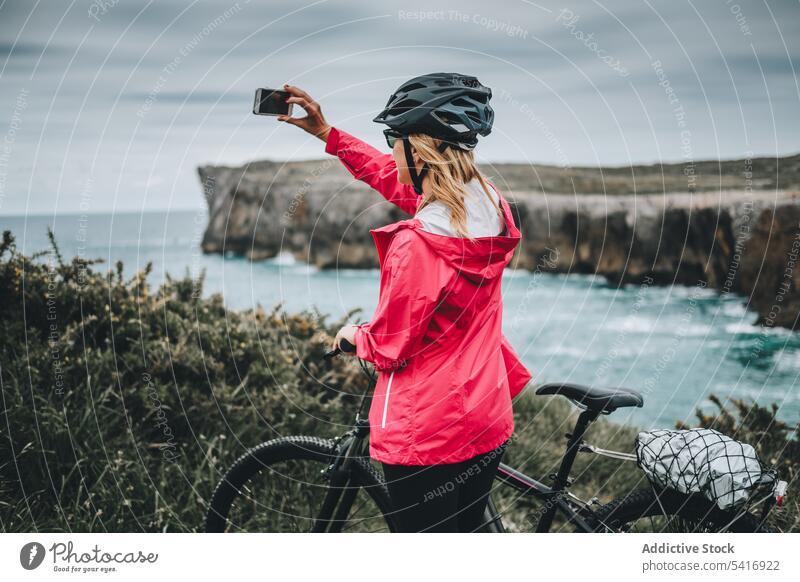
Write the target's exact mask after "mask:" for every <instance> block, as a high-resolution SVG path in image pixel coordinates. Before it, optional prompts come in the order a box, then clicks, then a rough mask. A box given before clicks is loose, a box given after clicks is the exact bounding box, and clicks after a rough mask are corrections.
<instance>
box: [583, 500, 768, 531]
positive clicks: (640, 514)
mask: <svg viewBox="0 0 800 582" xmlns="http://www.w3.org/2000/svg"><path fill="white" fill-rule="evenodd" d="M740 513H741V512H732V511H723V510H721V509H719V508H718V507H717V506H716V505H715V504H713V503H711V502H710V501H708V500H707V499H705V498H701V497H698V496H692V495H683V494H681V493H678V492H676V491H671V490H666V489H665V490H662V491H659V493H658V495H656V491H655V490H653V489H639V490H637V491H633V492H632V493H629V494H628V495H625V496H623V497H619V498H617V499H615V500H614V501H612V502H611V503H608V504H606V505H604V506H602V507H601V508H600V509H598V510H597V512H596V516H597V518H598V520H599V522H600V523H598V524H597V531H608V529H609V528H610V529H611V530H612V531H623V532H691V533H695V532H719V531H723V530H724V531H726V532H732V533H767V532H772V531H775V530H774V529H772V528H771V527H769V526H768V525H766V524H762V523H761V520H760V519H758V518H757V517H756V516H755V515H753V514H752V513H748V512H744V513H741V514H740Z"/></svg>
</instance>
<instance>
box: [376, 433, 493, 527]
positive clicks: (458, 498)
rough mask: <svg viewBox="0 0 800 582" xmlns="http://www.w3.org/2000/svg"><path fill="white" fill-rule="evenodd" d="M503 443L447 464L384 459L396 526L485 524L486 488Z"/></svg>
mask: <svg viewBox="0 0 800 582" xmlns="http://www.w3.org/2000/svg"><path fill="white" fill-rule="evenodd" d="M507 444H508V441H506V442H505V443H503V444H502V445H500V446H499V447H497V448H496V449H494V450H491V451H488V452H486V453H481V454H480V455H476V456H474V457H472V458H471V459H467V460H466V461H461V462H460V463H451V464H447V465H388V464H386V463H383V473H384V475H385V476H386V484H387V486H388V487H389V497H391V500H392V505H393V506H394V513H393V514H392V515H393V517H394V519H395V523H396V524H397V528H398V530H399V531H401V532H474V531H476V530H477V529H478V528H480V527H481V526H482V525H484V510H485V509H486V503H487V502H488V497H489V491H490V490H491V488H492V481H494V477H495V474H496V473H497V467H498V465H499V464H500V458H501V457H502V456H503V452H504V451H505V448H506V445H507Z"/></svg>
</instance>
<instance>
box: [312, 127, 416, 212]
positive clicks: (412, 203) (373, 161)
mask: <svg viewBox="0 0 800 582" xmlns="http://www.w3.org/2000/svg"><path fill="white" fill-rule="evenodd" d="M325 151H326V152H327V153H329V154H331V155H334V156H337V157H338V158H339V159H340V160H341V161H342V164H344V167H345V168H347V171H349V172H350V173H351V174H353V177H355V178H356V179H357V180H361V181H362V182H364V183H366V184H369V185H370V186H371V187H372V188H373V189H375V190H377V191H378V192H380V193H381V195H382V196H383V197H384V198H386V200H388V201H389V202H391V203H392V204H394V205H396V206H397V207H399V208H400V209H401V210H402V211H403V212H406V213H407V214H412V215H413V214H414V213H415V212H416V211H417V206H418V205H419V202H420V199H421V198H420V196H418V195H417V193H416V192H414V188H412V187H411V186H409V185H406V184H400V183H399V182H398V181H397V166H396V165H395V163H394V158H392V155H391V154H382V153H381V152H379V151H378V150H376V149H375V148H374V147H372V146H371V145H369V144H368V143H366V142H364V141H361V140H360V139H358V138H357V137H354V136H352V135H350V134H349V133H347V132H344V131H342V130H341V129H336V128H335V127H333V128H331V130H330V133H329V134H328V141H327V142H326V144H325Z"/></svg>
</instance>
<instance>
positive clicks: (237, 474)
mask: <svg viewBox="0 0 800 582" xmlns="http://www.w3.org/2000/svg"><path fill="white" fill-rule="evenodd" d="M335 454H336V451H335V445H334V442H333V441H332V440H328V439H322V438H318V437H309V436H290V437H281V438H278V439H274V440H271V441H267V442H265V443H262V444H260V445H258V446H256V447H254V448H252V449H250V450H248V451H247V452H246V453H244V454H243V455H242V456H241V457H239V459H237V460H236V462H235V463H234V464H233V465H232V466H231V468H230V469H228V471H227V472H226V473H225V475H224V476H223V478H222V479H221V480H220V482H219V483H218V484H217V486H216V488H215V489H214V493H213V495H212V496H211V502H210V504H209V508H208V512H207V514H206V521H205V531H206V532H208V533H222V532H226V531H229V530H231V529H232V526H234V525H235V524H231V523H229V512H230V510H231V507H232V506H233V504H234V502H235V501H236V499H237V497H240V496H242V495H243V488H245V486H246V485H247V483H248V482H251V481H253V480H254V478H255V477H257V476H258V475H259V474H262V471H264V470H265V469H267V468H270V467H271V466H273V465H275V464H276V463H281V462H285V461H310V462H314V461H316V462H318V463H320V464H322V465H323V466H327V464H330V463H331V462H332V461H333V459H334V457H335ZM353 461H354V462H353V465H352V467H353V479H354V481H355V483H357V484H358V486H359V487H360V488H362V489H363V490H364V491H366V493H367V494H368V495H369V497H370V498H371V499H372V501H373V502H374V503H375V505H376V506H377V508H378V510H380V512H381V514H382V517H383V519H384V520H385V522H386V525H387V527H388V529H389V531H394V530H395V528H394V524H393V522H392V519H391V517H390V514H391V511H392V510H391V503H390V501H389V493H388V490H387V489H386V484H385V483H384V481H383V477H382V476H381V475H380V473H378V471H376V470H375V468H374V467H373V466H372V465H371V464H370V463H369V462H368V461H367V460H365V459H360V458H359V459H354V460H353ZM359 495H361V492H359ZM376 519H377V517H376ZM310 525H311V524H309V529H310Z"/></svg>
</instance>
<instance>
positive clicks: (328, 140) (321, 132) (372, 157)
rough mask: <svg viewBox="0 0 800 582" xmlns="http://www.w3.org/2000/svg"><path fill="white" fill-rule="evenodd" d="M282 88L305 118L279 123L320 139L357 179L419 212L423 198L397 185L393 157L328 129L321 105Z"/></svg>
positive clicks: (410, 211) (403, 207)
mask: <svg viewBox="0 0 800 582" xmlns="http://www.w3.org/2000/svg"><path fill="white" fill-rule="evenodd" d="M283 88H284V89H285V90H286V91H287V92H289V93H290V94H291V95H292V96H291V97H290V98H289V99H288V103H294V104H296V105H299V106H300V107H302V108H303V110H305V112H306V116H305V117H290V116H288V115H279V116H278V121H283V122H285V123H288V124H290V125H294V126H296V127H299V128H300V129H302V130H303V131H307V132H308V133H310V134H311V135H313V136H315V137H317V138H319V139H321V140H322V141H324V142H325V151H326V152H328V153H329V154H332V155H334V156H337V157H338V158H339V159H340V160H341V161H342V163H343V164H344V167H345V168H347V169H348V171H349V172H350V173H351V174H353V176H355V177H356V179H358V180H361V181H362V182H366V183H367V184H369V185H370V186H371V187H372V188H374V189H375V190H377V191H378V192H380V193H381V194H382V195H383V197H384V198H386V199H387V200H388V201H389V202H391V203H392V204H395V205H396V206H398V207H399V208H400V209H401V210H403V211H404V212H406V213H408V214H414V213H415V212H416V211H417V206H418V205H419V202H420V197H419V196H417V194H416V193H415V192H414V189H413V188H412V187H411V186H407V185H403V184H400V183H398V181H397V166H396V165H395V163H394V159H393V158H392V156H391V154H382V153H381V152H379V151H378V150H376V149H375V148H374V147H372V146H371V145H369V144H368V143H366V142H363V141H361V140H360V139H358V138H355V137H353V136H352V135H350V134H349V133H345V132H344V131H342V130H340V129H336V128H334V127H331V126H330V125H328V122H327V121H326V120H325V116H324V115H323V114H322V109H321V108H320V105H319V103H317V102H316V101H315V100H314V99H313V98H312V97H311V95H309V94H308V93H306V92H305V91H303V90H302V89H300V88H299V87H295V86H294V85H284V86H283Z"/></svg>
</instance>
